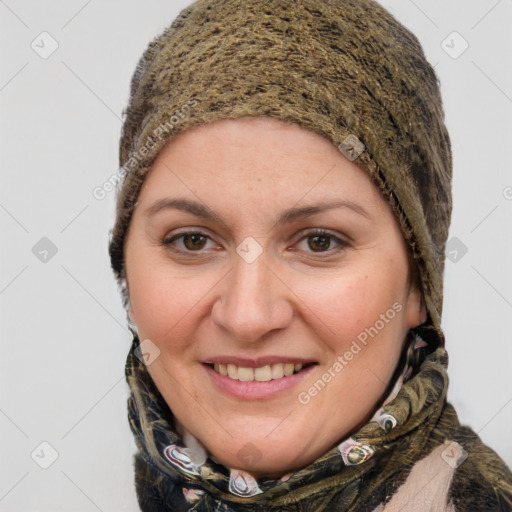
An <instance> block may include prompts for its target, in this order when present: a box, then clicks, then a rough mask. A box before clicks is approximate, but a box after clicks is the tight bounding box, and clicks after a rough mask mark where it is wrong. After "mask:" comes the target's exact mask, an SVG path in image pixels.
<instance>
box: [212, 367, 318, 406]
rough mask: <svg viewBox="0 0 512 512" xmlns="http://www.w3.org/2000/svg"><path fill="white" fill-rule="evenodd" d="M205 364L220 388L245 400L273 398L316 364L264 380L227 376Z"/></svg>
mask: <svg viewBox="0 0 512 512" xmlns="http://www.w3.org/2000/svg"><path fill="white" fill-rule="evenodd" d="M203 366H204V367H205V368H206V372H207V373H208V375H209V376H210V378H211V379H212V380H213V382H214V384H215V385H216V386H217V387H218V388H220V390H221V391H223V392H225V393H227V394H228V395H231V396H234V397H236V398H242V399H244V400H262V399H265V398H272V397H274V396H276V395H279V394H281V393H283V392H285V391H287V390H289V389H291V388H293V387H294V386H296V385H297V384H298V383H299V382H301V381H302V379H304V377H306V376H307V375H308V374H309V373H310V372H311V371H312V370H313V368H314V367H315V366H316V364H312V365H310V366H308V367H306V368H304V369H302V370H301V371H300V372H298V373H294V374H293V375H290V376H289V377H282V378H280V379H274V380H267V381H264V382H260V381H256V380H252V381H241V380H235V379H232V378H230V377H227V376H226V375H221V374H220V373H218V372H216V371H215V370H214V369H213V368H212V367H211V366H208V365H207V364H203Z"/></svg>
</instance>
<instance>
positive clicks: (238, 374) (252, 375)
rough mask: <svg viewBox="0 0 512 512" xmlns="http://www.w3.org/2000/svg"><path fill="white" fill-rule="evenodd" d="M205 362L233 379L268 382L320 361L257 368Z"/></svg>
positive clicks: (303, 369)
mask: <svg viewBox="0 0 512 512" xmlns="http://www.w3.org/2000/svg"><path fill="white" fill-rule="evenodd" d="M204 364H205V365H206V366H208V367H210V368H211V369H212V370H213V371H214V372H216V373H218V374H220V375H223V376H224V377H228V378H230V379H232V380H236V381H241V382H252V381H257V382H268V381H271V380H280V379H283V378H286V377H291V376H292V375H295V374H298V373H301V372H303V371H305V370H306V369H307V368H309V367H310V366H314V365H317V364H318V363H315V362H310V363H274V364H267V365H264V366H259V367H257V368H249V367H244V366H237V365H235V364H223V363H204Z"/></svg>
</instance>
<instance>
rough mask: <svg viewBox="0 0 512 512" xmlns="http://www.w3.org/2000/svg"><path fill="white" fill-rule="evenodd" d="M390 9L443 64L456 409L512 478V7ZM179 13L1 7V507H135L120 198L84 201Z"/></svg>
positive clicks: (120, 0)
mask: <svg viewBox="0 0 512 512" xmlns="http://www.w3.org/2000/svg"><path fill="white" fill-rule="evenodd" d="M382 3H383V5H384V6H385V7H387V8H389V9H390V10H391V11H392V12H393V13H394V15H395V16H396V17H397V18H398V19H399V20H400V21H401V22H402V23H404V25H406V26H407V27H408V28H409V29H410V30H412V32H413V33H415V34H416V35H417V37H418V38H419V39H420V41H421V43H422V45H423V47H424V50H425V53H426V55H427V58H428V59H429V60H430V62H431V63H432V64H433V65H435V69H436V71H437V73H438V75H439V77H440V80H441V87H442V89H441V90H442V95H443V100H444V106H445V112H446V123H447V126H448V129H449V131H450V135H451V139H452V145H453V155H454V179H453V194H454V210H453V217H452V225H451V231H450V236H449V239H450V242H449V245H448V250H449V252H450V258H451V259H448V260H447V262H446V271H445V304H444V310H443V328H444V331H445V333H446V336H447V348H448V351H449V355H450V365H449V374H450V378H451V380H450V390H449V398H450V400H451V402H452V403H453V404H454V405H455V407H456V409H457V411H458V413H459V416H460V418H461V420H462V421H463V422H464V423H467V424H468V425H470V426H471V427H472V428H473V429H474V430H475V431H476V432H478V433H479V434H480V436H481V437H482V439H483V440H484V442H486V443H487V444H489V445H490V446H491V447H492V448H494V449H495V450H496V451H497V452H498V453H499V454H500V455H501V456H502V457H503V458H504V459H505V461H506V462H507V463H508V464H509V465H512V436H510V432H511V424H512V369H511V363H512V343H511V341H512V340H511V334H510V333H511V321H512V286H511V285H512V271H511V265H510V262H511V261H512V236H511V235H512V222H511V220H512V172H511V162H512V154H511V153H512V143H511V140H512V67H511V66H510V62H511V55H510V54H511V47H512V34H511V31H510V29H509V24H510V20H511V19H512V2H511V1H510V0H498V1H496V0H485V1H483V0H482V1H462V0H457V1H455V0H453V1H446V0H435V1H432V0H428V1H427V0H415V1H413V0H394V1H391V0H387V1H384V2H382ZM188 4H189V2H188V1H164V0H152V1H148V2H143V1H141V0H140V1H138V2H137V1H134V0H103V1H99V0H89V1H85V0H68V1H67V2H57V1H55V0H52V1H46V2H36V1H34V0H32V1H16V0H5V1H0V23H1V28H0V38H1V45H2V46H1V47H2V49H3V55H2V61H1V72H0V102H1V112H2V117H1V123H0V130H1V132H0V151H1V155H0V157H1V162H2V170H3V175H2V183H3V186H2V187H1V190H0V222H1V230H2V244H1V257H0V262H1V274H0V311H1V315H2V317H1V319H2V325H1V326H2V337H1V343H2V346H1V351H2V357H1V360H0V378H1V388H0V432H1V435H0V443H1V445H0V460H1V461H2V463H1V465H0V510H1V511H9V512H17V511H20V512H21V511H23V512H32V511H38V512H43V511H51V512H56V511H71V510H72V511H75V512H79V511H80V512H81V511H83V512H88V511H95V510H101V511H109V512H113V511H123V512H131V511H136V510H138V506H137V502H136V496H135V490H134V485H133V469H132V455H133V453H134V451H135V443H134V441H133V439H132V435H131V432H130V431H129V427H128V422H127V419H126V399H127V397H128V388H127V386H126V384H125V382H124V363H125V358H126V354H127V352H128V349H129V347H130V343H131V337H130V335H129V333H128V331H127V329H126V325H125V314H124V311H123V309H122V306H121V300H120V297H119V295H118V292H117V288H116V285H115V282H114V278H113V275H112V273H111V270H110V267H109V260H108V253H107V243H108V231H109V229H110V228H111V226H112V223H113V214H114V193H113V192H112V193H110V194H107V197H105V198H104V199H103V200H98V199H96V198H95V197H94V196H93V194H92V191H93V190H94V188H95V187H97V186H101V185H102V184H103V183H104V182H105V181H106V180H108V179H109V177H111V176H112V175H113V174H114V173H115V172H116V171H117V154H118V147H117V145H118V139H119V133H120V127H121V112H122V109H123V108H124V107H125V105H126V101H127V98H128V88H129V82H130V79H131V76H132V73H133V71H134V69H135V65H136V63H137V60H138V59H139V57H140V55H141V54H142V52H143V50H144V49H145V48H146V45H147V43H148V42H149V41H150V40H151V39H152V38H153V37H154V36H156V35H157V34H159V33H160V32H161V31H162V30H163V29H164V27H165V26H167V25H168V24H170V22H171V21H172V20H173V19H174V18H175V16H176V15H177V14H178V12H179V11H180V10H181V9H182V8H184V7H186V6H187V5H188ZM42 32H47V33H48V34H43V35H41V33H42ZM454 32H456V34H454ZM52 45H54V46H55V45H58V47H57V49H56V50H55V51H54V52H53V53H52V54H51V55H47V53H49V52H50V51H51V50H52ZM466 45H468V47H467V49H466V50H465V51H463V52H462V50H464V48H465V46H466ZM45 52H46V53H45ZM43 57H45V58H43ZM45 237H46V238H45ZM43 238H44V239H43ZM41 239H43V240H42V241H41ZM45 251H47V252H45ZM451 260H453V261H451ZM41 443H48V444H43V445H41ZM54 459H55V460H54ZM41 466H48V467H47V468H46V469H43V467H41Z"/></svg>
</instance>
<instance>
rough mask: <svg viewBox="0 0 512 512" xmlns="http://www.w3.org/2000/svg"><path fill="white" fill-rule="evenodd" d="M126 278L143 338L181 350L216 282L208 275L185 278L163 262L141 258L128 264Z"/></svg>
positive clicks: (205, 273)
mask: <svg viewBox="0 0 512 512" xmlns="http://www.w3.org/2000/svg"><path fill="white" fill-rule="evenodd" d="M143 261H146V262H148V264H147V265H146V264H143V263H140V262H143ZM127 274H128V279H129V284H130V303H131V306H132V309H133V319H134V321H135V324H136V325H137V328H138V331H139V334H140V335H141V337H144V338H149V339H151V340H152V341H154V342H155V343H156V344H157V345H160V346H162V345H163V344H167V345H168V348H172V349H173V350H179V349H180V347H181V346H182V345H184V344H185V343H186V338H187V336H188V335H189V333H190V332H191V331H190V330H191V329H193V328H194V327H193V326H197V323H198V322H197V317H198V315H200V314H201V311H203V310H204V308H205V307H207V304H206V301H207V296H208V291H209V290H211V289H212V287H213V286H214V284H215V279H209V278H208V276H209V274H208V273H207V272H201V273H199V272H198V273H197V274H195V275H190V274H189V275H188V276H187V277H184V276H183V275H180V274H179V273H177V272H176V269H173V268H171V266H170V265H168V264H166V263H165V262H163V263H162V260H160V261H153V262H152V263H151V261H150V260H149V257H148V259H146V260H145V259H144V256H142V255H141V256H140V257H139V258H133V264H132V265H129V264H127Z"/></svg>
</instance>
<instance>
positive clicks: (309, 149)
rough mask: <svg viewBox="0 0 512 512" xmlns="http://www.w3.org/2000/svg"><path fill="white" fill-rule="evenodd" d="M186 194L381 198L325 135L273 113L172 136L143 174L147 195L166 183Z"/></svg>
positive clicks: (296, 198)
mask: <svg viewBox="0 0 512 512" xmlns="http://www.w3.org/2000/svg"><path fill="white" fill-rule="evenodd" d="M175 187H177V189H183V188H185V189H187V188H188V189H189V190H188V193H189V194H190V192H193V193H194V192H195V193H199V192H201V193H207V194H208V195H210V196H211V195H215V194H219V193H221V194H222V196H221V197H222V198H224V199H225V198H227V197H233V195H234V194H242V193H246V192H250V193H251V195H252V196H253V197H254V198H257V197H258V196H259V195H266V196H267V198H268V197H269V196H270V197H273V198H280V199H281V200H283V201H285V202H298V201H300V200H301V198H303V199H304V200H306V199H310V200H315V201H316V200H319V199H322V198H325V196H326V194H329V195H330V198H331V199H333V200H334V199H340V198H342V197H343V198H347V197H348V196H351V197H352V198H358V199H359V200H360V201H363V202H366V203H367V204H373V205H374V206H377V205H378V203H379V202H380V199H381V196H380V192H379V190H378V189H377V187H376V186H375V185H374V184H373V182H372V181H371V179H370V177H369V176H368V174H367V172H366V171H365V170H363V169H362V168H360V167H359V166H358V165H357V163H356V162H351V161H349V160H348V159H347V158H346V157H345V156H344V155H343V154H342V153H341V152H340V151H339V150H338V148H337V147H336V146H335V145H334V144H332V142H330V141H329V140H327V139H325V138H324V137H322V136H320V135H318V134H316V133H313V132H311V131H309V130H306V129H304V128H302V127H300V126H297V125H292V124H287V123H284V122H282V121H280V120H277V119H273V118H261V117H258V118H241V119H225V120H222V121H217V122H214V123H210V124H205V125H201V126H199V127H195V128H193V129H190V130H187V131H186V132H184V133H182V134H180V135H178V136H177V137H176V138H174V139H172V140H171V141H170V142H169V143H168V144H167V145H166V146H165V147H164V149H163V150H162V151H161V152H160V155H159V156H158V158H157V159H156V161H155V164H154V165H153V168H152V169H151V171H150V173H149V175H148V176H147V177H146V180H145V184H144V189H146V190H145V192H146V194H145V195H151V197H153V198H154V197H156V196H157V195H161V194H162V193H163V192H164V191H165V190H166V189H168V190H172V189H174V188H175Z"/></svg>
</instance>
